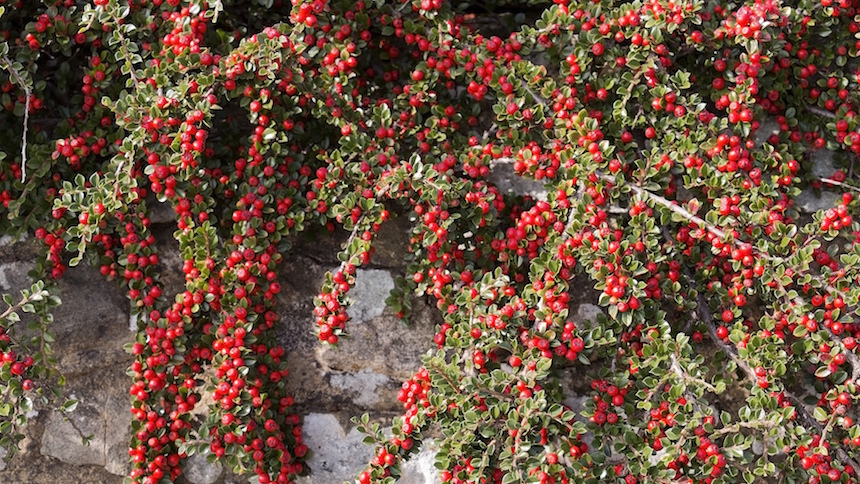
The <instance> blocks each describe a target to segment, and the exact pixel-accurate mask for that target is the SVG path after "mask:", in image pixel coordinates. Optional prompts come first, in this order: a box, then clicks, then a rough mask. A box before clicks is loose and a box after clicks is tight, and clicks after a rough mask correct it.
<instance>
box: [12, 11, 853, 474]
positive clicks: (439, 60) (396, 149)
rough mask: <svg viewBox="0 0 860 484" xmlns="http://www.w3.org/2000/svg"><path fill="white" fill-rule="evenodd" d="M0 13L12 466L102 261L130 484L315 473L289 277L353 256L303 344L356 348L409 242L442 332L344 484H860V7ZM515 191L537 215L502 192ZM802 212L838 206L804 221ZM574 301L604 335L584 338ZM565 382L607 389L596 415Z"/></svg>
mask: <svg viewBox="0 0 860 484" xmlns="http://www.w3.org/2000/svg"><path fill="white" fill-rule="evenodd" d="M0 3H3V4H5V7H6V8H5V12H4V14H3V16H2V17H0V33H2V34H3V38H4V39H5V41H4V42H3V43H2V44H0V67H2V72H3V74H2V75H0V80H2V84H0V90H2V93H0V104H2V112H0V118H2V123H3V126H4V127H5V129H4V130H3V131H2V132H0V141H2V144H0V146H2V147H3V150H2V155H0V156H2V160H0V202H2V209H0V212H2V214H3V216H4V222H3V224H2V225H0V227H2V233H4V234H12V235H21V234H25V233H26V234H30V235H32V236H35V238H36V239H38V241H39V244H40V247H41V248H42V253H41V255H40V257H39V259H38V262H37V267H36V268H35V271H34V275H35V279H36V280H37V281H38V282H37V285H36V286H35V287H34V288H33V290H32V291H28V292H27V293H25V294H24V295H23V298H21V299H20V302H18V301H17V300H14V299H9V300H8V301H7V304H8V305H9V307H10V309H9V310H6V311H5V312H3V313H2V314H0V320H2V327H3V334H2V335H0V350H2V357H3V360H2V362H3V364H2V367H0V378H2V381H3V392H4V393H3V394H4V400H3V402H4V403H3V404H2V406H0V420H2V422H0V432H2V433H3V436H2V440H0V445H3V446H4V447H12V448H14V445H15V442H16V441H17V439H19V438H20V433H19V428H20V425H22V424H23V423H24V419H23V417H21V415H22V413H21V412H23V411H24V409H26V408H27V406H28V405H29V404H30V403H29V402H31V401H33V399H36V398H37V397H39V396H41V397H42V398H43V399H44V401H45V402H47V401H48V400H49V398H48V395H52V394H53V393H50V392H49V390H51V389H54V387H55V386H56V384H58V383H62V381H61V380H58V378H57V376H56V373H55V371H54V370H53V365H52V363H51V360H50V358H49V353H50V342H51V337H50V334H49V333H48V332H47V328H48V323H49V321H50V313H49V310H50V307H51V306H53V305H56V304H57V302H58V301H57V300H56V298H55V297H54V296H51V295H50V291H51V290H52V289H53V287H54V286H53V281H54V280H56V279H58V278H61V277H62V275H63V273H64V271H65V270H66V268H67V267H68V266H70V265H75V264H78V263H81V262H87V263H91V264H94V265H96V266H97V267H99V268H100V270H101V272H102V274H104V276H105V277H106V278H108V279H112V280H115V281H117V283H119V284H121V285H122V286H123V287H125V288H126V289H127V291H128V297H129V299H130V301H131V306H132V311H133V316H135V317H136V318H137V321H138V333H137V337H136V342H135V343H134V344H133V345H131V346H130V348H129V351H130V352H131V354H132V356H133V362H132V363H131V366H130V370H129V374H130V376H131V378H132V383H131V385H130V392H129V393H130V399H131V402H132V404H131V408H132V412H131V427H132V430H133V432H132V435H133V437H132V441H131V442H130V448H129V456H130V459H131V460H132V461H133V470H132V472H131V475H130V480H131V482H134V483H147V484H154V483H163V482H172V481H173V480H175V479H176V478H177V477H178V476H179V475H180V474H181V473H182V462H183V459H184V458H185V457H186V456H188V455H190V454H191V453H193V452H208V453H209V455H211V458H213V459H218V460H221V461H223V462H225V463H226V464H228V465H230V466H231V467H233V468H235V469H236V470H237V471H240V472H247V473H249V474H251V475H256V476H257V477H258V480H259V482H261V483H264V484H265V483H268V482H278V483H286V482H291V481H292V480H293V479H294V478H295V476H297V475H303V474H306V473H307V472H308V471H309V469H308V468H307V466H306V465H305V464H304V462H303V458H304V457H305V455H306V452H307V447H306V446H305V445H304V444H303V443H302V434H301V416H300V415H297V414H295V413H293V412H292V411H291V407H292V405H293V403H294V401H293V399H292V398H291V397H290V396H289V395H287V394H286V392H285V390H284V389H285V380H286V379H287V378H289V375H288V370H287V368H286V367H285V363H284V350H283V349H282V348H281V347H280V346H279V345H278V343H277V341H276V340H275V338H274V331H273V328H274V327H275V326H276V325H277V324H278V305H277V301H278V295H279V293H280V291H281V287H280V285H279V283H278V272H277V267H278V266H279V265H281V264H284V263H289V262H290V255H289V249H290V247H291V245H292V243H293V241H295V240H296V237H298V236H300V234H301V233H302V232H303V231H305V230H306V229H308V228H310V227H313V226H319V225H324V226H326V227H328V228H329V229H330V230H336V229H337V228H338V227H342V228H343V229H345V230H346V231H348V232H349V233H350V235H349V238H348V240H347V243H346V245H345V248H344V250H343V252H342V253H341V254H340V259H341V260H342V261H343V262H342V264H341V266H340V268H339V269H338V270H336V271H334V272H332V273H331V274H329V275H328V276H327V278H326V282H325V284H324V285H323V287H322V288H321V290H320V294H319V296H318V298H317V299H316V300H315V310H314V315H313V317H314V318H315V320H316V324H317V326H316V331H317V332H318V334H319V338H320V340H321V342H322V343H321V344H336V343H337V342H338V340H339V338H341V337H343V336H344V334H345V333H346V332H348V321H349V316H348V294H349V291H350V289H351V288H352V287H353V285H354V283H355V270H356V267H359V266H360V265H362V264H365V263H367V262H368V260H370V259H371V258H372V254H373V240H374V237H375V235H376V234H377V233H378V232H379V231H380V230H385V225H384V224H385V221H386V220H387V219H388V218H389V217H391V216H395V215H398V214H399V215H400V216H408V217H409V220H410V221H411V223H412V239H411V245H410V248H409V254H408V256H407V258H408V271H407V273H406V274H404V279H403V280H402V281H401V282H400V284H399V287H398V289H397V290H396V291H394V293H393V294H392V297H391V299H390V300H389V304H390V305H391V306H392V307H393V308H394V309H395V311H398V313H399V314H401V315H402V316H404V317H407V316H408V313H409V308H410V298H411V297H414V296H426V297H430V298H432V299H433V300H435V301H436V305H437V307H438V308H439V310H440V312H441V314H442V317H443V318H444V322H443V323H442V324H441V325H440V326H439V327H438V332H437V334H436V336H435V338H434V341H432V342H431V341H428V342H427V348H428V349H430V350H431V351H429V352H428V354H427V356H426V358H425V361H424V368H422V369H421V370H419V371H418V372H416V373H415V375H414V376H413V378H412V379H411V380H410V381H408V382H405V383H404V384H403V388H402V391H401V393H400V395H399V398H400V400H401V401H402V402H403V405H404V415H403V417H402V418H398V419H396V420H395V422H394V425H393V427H392V433H391V434H389V435H390V436H386V435H385V434H383V433H382V432H381V431H380V429H379V428H378V425H369V424H368V419H367V418H366V417H365V418H362V419H360V420H358V422H359V423H360V427H361V428H362V429H363V430H364V431H365V432H367V433H368V434H369V435H368V437H369V438H368V441H370V442H373V443H375V445H376V446H377V452H376V457H375V458H374V459H373V461H372V462H371V463H369V464H368V467H367V469H366V470H365V471H364V472H362V473H361V474H360V475H359V476H357V477H356V480H357V482H359V483H361V484H365V483H369V482H375V483H379V482H393V481H394V480H395V478H396V477H397V476H398V475H399V472H400V471H399V466H400V464H401V463H402V462H403V461H404V460H405V459H408V458H409V456H410V455H411V454H412V453H414V452H416V450H417V449H419V448H420V446H421V442H422V439H423V438H424V436H425V433H426V432H427V431H429V430H434V431H435V432H436V435H438V436H440V438H439V439H438V445H439V446H440V452H439V454H438V456H437V458H436V466H437V468H438V469H439V471H440V477H441V479H442V481H443V482H446V483H449V482H450V483H492V482H495V483H499V482H501V483H514V482H537V483H541V484H545V483H581V482H585V483H588V482H619V483H620V482H625V483H627V484H631V483H635V482H665V483H669V482H672V483H674V482H678V483H681V482H704V483H720V482H727V483H729V482H753V481H756V480H758V481H767V482H810V483H819V482H821V483H829V482H857V481H858V480H860V464H858V462H860V426H858V424H856V423H855V419H857V418H858V417H857V412H856V406H855V400H856V399H857V398H858V397H860V389H858V382H857V379H858V377H860V361H859V360H858V357H857V354H856V346H857V338H858V337H860V334H858V333H860V325H858V324H857V322H856V321H855V317H856V315H857V312H856V311H857V305H858V296H860V246H858V241H860V231H858V228H860V226H858V224H857V223H856V222H855V221H854V216H855V214H856V213H857V211H858V208H860V202H858V201H856V200H855V196H854V194H855V193H856V192H857V191H858V190H860V188H857V186H858V184H857V179H856V177H855V173H854V163H855V161H856V156H857V153H860V127H858V119H857V107H858V101H860V100H858V82H860V67H859V66H858V62H857V53H858V47H860V41H858V40H857V38H858V37H857V33H858V30H860V23H859V22H860V4H858V2H857V1H856V0H817V1H811V0H800V1H797V2H780V1H776V0H765V1H761V0H756V1H748V2H718V1H714V0H708V1H705V0H678V1H672V0H669V1H666V0H648V1H640V0H637V1H633V2H616V1H606V0H604V1H582V2H572V1H568V0H556V1H555V3H554V4H549V3H542V2H533V4H530V5H525V4H517V3H513V4H511V3H508V2H500V1H499V2H474V4H473V5H472V4H469V3H465V4H460V3H453V4H452V3H450V2H444V1H441V0H409V1H393V2H385V1H381V0H365V1H352V0H328V1H326V0H315V1H303V0H295V1H294V2H293V4H289V3H287V2H283V1H281V0H274V1H273V0H259V1H229V0H220V1H219V0H213V1H208V2H205V1H202V0H191V1H180V0H133V1H129V2H125V1H122V2H120V1H117V0H95V1H93V2H84V1H74V0H66V1H55V2H52V1H45V2H36V1H23V0H19V1H17V2H10V1H0ZM494 12H502V13H494ZM517 12H521V14H519V15H515V14H516V13H517ZM493 25H495V27H493ZM479 26H482V27H479ZM482 29H483V30H482ZM487 29H489V30H487ZM493 32H496V34H494V33H493ZM500 32H510V35H507V34H505V35H504V36H501V34H500ZM823 150H827V151H829V152H831V153H832V154H833V156H834V158H835V159H836V161H837V163H838V164H839V166H840V167H841V169H839V170H838V171H836V172H835V173H833V174H832V175H830V176H828V177H826V178H823V179H821V178H817V177H815V176H813V175H812V168H813V165H814V163H815V158H814V155H813V154H814V153H816V152H817V151H819V152H820V151H823ZM501 165H510V166H509V168H512V170H513V171H514V172H515V173H516V174H518V175H519V176H522V177H524V178H527V179H534V180H538V181H540V182H542V183H544V184H545V186H546V190H547V196H546V199H543V200H537V199H531V198H528V197H525V198H522V197H520V198H517V197H513V196H510V195H507V194H505V193H501V192H500V190H499V189H498V188H497V187H496V186H494V184H493V183H492V182H491V181H489V180H488V178H487V177H488V175H489V173H490V172H491V171H492V170H495V169H501V168H500V166H501ZM806 186H811V187H814V188H815V189H817V190H821V191H830V192H835V193H837V194H841V198H838V199H837V202H836V204H834V206H833V207H831V208H829V209H827V210H824V211H821V212H819V213H815V214H813V215H812V216H807V215H804V214H802V213H800V212H799V211H798V209H797V208H796V207H795V198H796V197H797V196H798V194H799V193H800V190H801V188H803V187H806ZM153 203H164V204H168V205H169V206H170V207H172V208H173V210H174V212H175V215H176V237H177V239H178V240H179V244H180V248H181V252H182V257H183V267H182V268H183V271H184V273H185V277H186V290H185V291H184V292H181V293H179V294H166V293H164V291H163V289H162V286H161V285H160V283H159V278H158V272H159V268H160V267H161V262H160V261H159V259H158V254H157V253H156V251H155V245H154V243H155V239H154V236H153V234H152V233H151V232H150V230H149V227H150V223H151V222H150V218H149V209H148V207H150V206H152V204H153ZM577 274H581V275H580V276H578V277H577V278H576V279H575V281H578V282H576V284H579V283H581V282H582V281H585V280H590V281H591V284H593V286H594V288H595V289H597V290H598V291H600V297H599V301H598V302H599V304H600V305H601V306H603V307H604V308H605V310H606V311H605V312H606V315H605V316H599V317H597V318H596V320H594V321H579V320H574V318H572V317H571V316H570V314H569V309H570V302H571V294H572V293H581V292H582V291H585V288H584V287H579V286H574V287H572V286H571V285H572V283H574V277H576V276H577ZM19 311H20V312H21V313H35V317H32V316H31V317H25V318H24V319H25V320H26V321H29V322H31V324H32V328H31V329H29V330H27V329H20V328H19V326H20V324H18V325H16V324H15V323H16V322H17V321H18V319H20V318H18V317H16V315H18V313H19ZM405 330H408V329H405ZM391 357H392V358H396V357H397V356H396V355H391ZM206 369H211V372H208V374H210V375H211V376H210V377H207V378H205V380H206V381H205V382H204V377H203V372H204V370H206ZM586 375H587V376H586ZM561 378H568V379H571V378H573V379H576V381H575V382H574V383H577V384H580V385H581V386H583V387H587V388H588V389H589V390H588V398H587V403H586V405H585V408H584V410H582V411H581V412H580V415H576V413H575V412H574V411H572V409H571V408H569V407H568V406H567V405H566V404H565V403H564V402H563V400H564V394H563V392H562V387H561V383H562V382H561ZM585 378H588V380H587V381H585V382H584V384H582V383H583V379H585ZM204 389H209V390H210V391H211V392H213V394H214V397H215V402H214V404H213V405H212V406H211V408H210V409H209V412H208V415H209V417H208V418H207V419H206V420H205V421H204V422H202V423H198V422H194V421H193V420H192V417H191V414H190V411H191V410H192V409H194V408H195V406H197V405H199V401H200V398H201V393H202V392H203V391H204ZM729 389H731V391H732V392H733V395H734V397H733V398H728V397H727V392H728V391H729ZM58 394H59V393H58ZM72 406H73V403H69V404H66V408H67V409H68V408H70V407H72Z"/></svg>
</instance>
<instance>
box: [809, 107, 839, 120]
mask: <svg viewBox="0 0 860 484" xmlns="http://www.w3.org/2000/svg"><path fill="white" fill-rule="evenodd" d="M806 110H807V111H809V112H810V113H812V114H817V115H819V116H823V117H825V118H830V119H834V118H836V114H834V113H831V112H830V111H827V110H824V109H821V108H819V107H817V106H806Z"/></svg>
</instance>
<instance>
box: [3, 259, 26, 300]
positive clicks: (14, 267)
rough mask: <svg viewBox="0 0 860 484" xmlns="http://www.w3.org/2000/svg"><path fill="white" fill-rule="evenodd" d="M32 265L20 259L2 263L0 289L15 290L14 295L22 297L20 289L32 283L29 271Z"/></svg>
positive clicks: (5, 290)
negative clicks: (28, 274)
mask: <svg viewBox="0 0 860 484" xmlns="http://www.w3.org/2000/svg"><path fill="white" fill-rule="evenodd" d="M32 266H33V264H32V263H29V262H18V261H16V262H9V263H7V264H0V291H4V292H13V291H14V293H15V294H14V296H15V297H20V295H21V294H20V293H19V292H18V291H20V290H21V289H24V288H26V287H28V286H29V285H30V278H29V277H28V276H27V272H29V271H30V268H31V267H32Z"/></svg>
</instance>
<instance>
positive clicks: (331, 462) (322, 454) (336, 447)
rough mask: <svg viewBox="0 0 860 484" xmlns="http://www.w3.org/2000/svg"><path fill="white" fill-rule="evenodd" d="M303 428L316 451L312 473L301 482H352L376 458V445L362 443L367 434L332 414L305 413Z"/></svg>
mask: <svg viewBox="0 0 860 484" xmlns="http://www.w3.org/2000/svg"><path fill="white" fill-rule="evenodd" d="M303 430H304V435H305V443H306V444H307V446H308V448H309V449H310V450H311V452H313V455H312V456H311V458H310V460H309V462H308V464H309V465H310V467H311V469H313V475H312V476H308V477H303V478H300V479H299V480H298V481H299V483H300V484H315V483H322V482H330V483H340V482H344V481H351V480H352V479H353V478H354V477H355V476H356V474H358V472H360V471H361V469H362V468H363V467H364V466H365V465H366V464H367V463H368V462H370V459H371V458H373V448H372V447H370V446H366V445H363V444H362V442H361V439H363V438H364V436H363V435H362V434H361V433H360V432H359V431H358V430H356V429H355V428H350V429H349V430H346V429H344V427H343V426H342V425H341V423H340V422H339V421H338V419H337V417H336V416H335V415H333V414H321V413H311V414H308V415H306V416H305V422H304V426H303Z"/></svg>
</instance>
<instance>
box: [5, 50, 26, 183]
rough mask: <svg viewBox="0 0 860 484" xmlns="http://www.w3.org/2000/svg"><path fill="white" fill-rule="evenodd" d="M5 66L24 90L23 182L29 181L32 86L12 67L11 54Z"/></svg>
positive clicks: (6, 58)
mask: <svg viewBox="0 0 860 484" xmlns="http://www.w3.org/2000/svg"><path fill="white" fill-rule="evenodd" d="M2 62H3V64H4V65H3V67H4V68H5V69H6V70H7V71H9V75H11V76H12V77H13V78H15V84H18V85H19V86H20V87H21V89H23V90H24V134H23V135H22V136H21V183H23V182H25V181H27V128H28V127H29V124H30V87H29V86H27V83H26V82H24V79H22V78H21V75H20V74H19V73H18V71H16V70H15V69H13V68H12V61H11V60H10V59H9V56H6V55H4V56H3V58H2Z"/></svg>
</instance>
